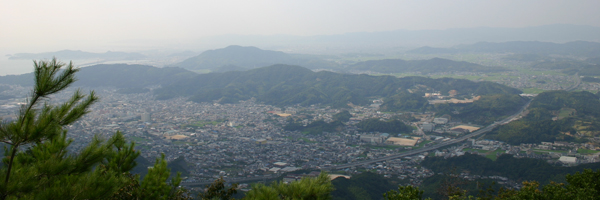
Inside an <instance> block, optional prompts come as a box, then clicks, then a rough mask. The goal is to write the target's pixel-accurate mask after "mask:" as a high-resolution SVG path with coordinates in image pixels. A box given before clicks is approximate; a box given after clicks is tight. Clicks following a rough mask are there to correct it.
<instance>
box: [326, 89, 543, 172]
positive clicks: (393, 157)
mask: <svg viewBox="0 0 600 200" xmlns="http://www.w3.org/2000/svg"><path fill="white" fill-rule="evenodd" d="M530 103H531V100H529V101H528V102H527V104H525V105H524V106H523V107H522V108H521V109H520V110H519V112H517V113H516V114H514V115H511V116H509V117H507V118H505V119H503V120H502V121H498V122H495V123H493V124H491V125H489V126H487V127H485V128H482V129H479V130H477V131H475V132H473V133H470V134H467V135H464V136H462V137H459V138H455V139H451V140H448V141H446V142H443V143H440V144H436V145H433V146H429V147H424V148H421V149H416V150H412V151H408V152H403V153H399V154H395V155H390V156H385V157H381V158H375V159H371V160H364V161H359V162H355V163H348V164H342V165H336V166H331V167H327V168H324V169H325V170H333V169H344V168H349V167H355V166H360V165H366V164H371V163H376V162H381V161H386V160H393V159H398V158H402V157H406V156H412V155H415V154H420V153H423V152H427V151H431V150H435V149H438V148H441V147H445V146H448V145H453V144H456V143H459V142H462V141H465V140H467V139H469V138H471V137H474V136H478V135H481V134H483V133H485V132H488V131H491V130H492V129H494V128H495V127H496V126H498V125H501V124H506V123H508V122H510V121H512V120H514V119H516V118H517V117H519V116H520V115H521V114H523V112H525V110H526V109H527V107H529V104H530Z"/></svg>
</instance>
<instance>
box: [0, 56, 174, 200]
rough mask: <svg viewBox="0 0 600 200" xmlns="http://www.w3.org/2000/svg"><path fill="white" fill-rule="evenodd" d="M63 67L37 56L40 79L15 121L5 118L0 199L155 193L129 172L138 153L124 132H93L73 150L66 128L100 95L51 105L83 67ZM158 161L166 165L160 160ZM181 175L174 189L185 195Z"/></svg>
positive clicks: (76, 96)
mask: <svg viewBox="0 0 600 200" xmlns="http://www.w3.org/2000/svg"><path fill="white" fill-rule="evenodd" d="M64 66H65V64H64V63H61V62H59V61H57V60H56V59H52V60H51V61H34V75H35V83H34V86H33V90H32V91H31V94H30V96H29V98H28V99H27V102H26V103H25V104H23V105H22V106H21V108H20V110H19V113H18V116H17V117H16V120H14V121H11V122H2V123H0V142H2V143H5V144H7V146H5V157H4V158H3V160H2V162H3V164H4V166H3V167H2V168H0V199H2V200H3V199H107V198H112V197H114V195H117V194H125V193H120V191H122V190H125V189H131V191H132V192H131V194H135V195H137V196H138V197H142V196H141V195H142V194H143V193H140V191H142V192H144V193H146V192H148V193H151V192H152V191H148V190H142V189H143V188H144V187H139V184H137V183H138V181H137V179H138V177H137V176H133V175H131V174H130V173H129V170H131V169H132V168H133V167H135V165H136V163H135V161H134V160H135V158H136V157H137V156H139V152H138V151H136V150H135V149H134V146H135V144H134V143H133V142H132V143H129V144H127V141H126V140H125V138H124V137H123V134H121V133H120V132H117V133H116V134H114V135H113V136H112V137H111V138H109V139H103V138H101V137H98V136H94V137H93V139H92V140H91V141H90V143H89V144H88V145H87V146H86V147H84V148H83V149H82V150H81V151H80V152H69V151H68V149H67V147H68V146H69V145H70V144H71V143H72V142H73V140H72V139H69V138H68V137H67V131H66V129H65V127H66V126H69V125H71V124H73V123H74V122H75V121H77V120H79V119H81V117H83V116H84V115H85V114H86V113H88V112H89V108H90V106H91V105H92V104H94V103H95V102H97V101H98V99H99V98H98V97H97V96H96V95H95V94H94V92H93V91H91V92H90V93H89V94H88V95H84V94H82V93H81V91H80V90H77V91H75V92H74V94H73V95H72V97H71V98H70V99H69V100H68V101H66V102H64V103H62V104H59V105H52V104H50V103H49V101H48V100H49V97H50V95H52V94H56V93H58V92H60V91H63V90H64V89H66V88H67V87H69V86H70V85H71V84H72V83H73V82H75V81H76V78H75V73H76V72H77V71H78V70H79V69H76V68H74V66H73V64H72V63H69V64H68V65H67V66H66V67H65V68H63V67H64ZM162 162H166V161H165V160H164V158H162V159H161V163H160V164H162ZM164 165H165V167H164V168H166V164H164ZM157 166H158V167H160V166H162V165H159V163H158V162H157V164H156V165H155V168H156V167H157ZM160 169H162V168H160ZM163 171H164V170H163ZM167 171H168V170H167ZM151 180H154V179H152V178H150V179H145V180H144V182H146V181H149V182H150V181H151ZM160 180H162V179H160ZM178 180H180V179H177V178H176V179H175V182H173V183H172V184H171V186H174V187H172V188H174V189H172V190H176V191H175V192H172V191H169V192H170V193H169V194H181V192H178V191H181V190H180V189H178V187H176V186H177V185H178V184H179V183H178V182H177V181H178ZM165 181H166V179H165ZM165 184H166V183H165ZM142 185H143V184H142ZM132 186H133V187H132ZM136 188H138V189H136ZM139 188H141V189H139ZM149 190H152V189H149ZM160 191H162V190H160ZM163 196H165V195H163ZM166 196H168V197H172V196H173V195H166ZM138 199H139V198H138Z"/></svg>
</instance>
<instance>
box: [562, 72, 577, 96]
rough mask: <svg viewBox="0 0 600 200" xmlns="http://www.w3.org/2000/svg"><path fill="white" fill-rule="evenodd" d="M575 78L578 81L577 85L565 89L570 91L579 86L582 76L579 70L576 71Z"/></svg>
mask: <svg viewBox="0 0 600 200" xmlns="http://www.w3.org/2000/svg"><path fill="white" fill-rule="evenodd" d="M575 78H576V79H577V82H576V83H575V85H573V86H571V87H568V88H567V89H565V91H567V92H569V91H571V90H574V89H575V88H577V87H579V84H581V78H579V72H577V73H575Z"/></svg>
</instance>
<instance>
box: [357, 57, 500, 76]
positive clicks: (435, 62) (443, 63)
mask: <svg viewBox="0 0 600 200" xmlns="http://www.w3.org/2000/svg"><path fill="white" fill-rule="evenodd" d="M347 69H349V70H360V71H373V72H379V73H407V72H421V73H425V74H428V73H435V72H498V71H505V70H506V69H505V68H502V67H486V66H482V65H479V64H475V63H469V62H464V61H453V60H448V59H442V58H432V59H429V60H401V59H385V60H369V61H364V62H359V63H356V64H353V65H351V66H349V67H348V68H347Z"/></svg>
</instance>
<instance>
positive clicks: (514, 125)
mask: <svg viewBox="0 0 600 200" xmlns="http://www.w3.org/2000/svg"><path fill="white" fill-rule="evenodd" d="M528 110H529V113H528V114H527V116H525V117H524V118H522V119H520V120H516V121H513V122H510V123H508V124H506V125H503V126H500V127H498V128H496V129H494V130H493V131H492V132H490V133H489V134H488V135H487V137H488V138H490V139H496V140H500V141H505V142H507V143H509V144H513V145H518V144H521V143H540V142H554V141H577V142H582V141H585V138H587V137H596V136H598V135H600V123H598V122H597V121H598V120H596V119H598V118H600V100H598V96H596V95H594V94H592V93H589V92H566V91H549V92H543V93H540V94H539V95H538V96H537V97H536V98H535V99H534V100H533V101H532V102H531V105H530V106H529V108H528Z"/></svg>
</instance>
